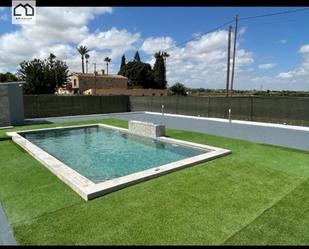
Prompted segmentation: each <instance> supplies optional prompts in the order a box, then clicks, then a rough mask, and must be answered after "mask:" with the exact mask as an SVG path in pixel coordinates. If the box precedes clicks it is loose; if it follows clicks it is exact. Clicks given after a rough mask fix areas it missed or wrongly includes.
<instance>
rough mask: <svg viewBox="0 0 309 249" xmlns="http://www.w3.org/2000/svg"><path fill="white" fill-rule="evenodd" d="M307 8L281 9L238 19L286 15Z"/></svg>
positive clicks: (308, 8)
mask: <svg viewBox="0 0 309 249" xmlns="http://www.w3.org/2000/svg"><path fill="white" fill-rule="evenodd" d="M305 10H309V7H307V8H302V9H296V10H286V11H281V12H274V13H269V14H264V15H257V16H248V17H242V18H239V19H238V20H248V19H254V18H261V17H268V16H275V15H284V14H290V13H294V12H299V11H305Z"/></svg>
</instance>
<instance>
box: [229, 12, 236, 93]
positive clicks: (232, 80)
mask: <svg viewBox="0 0 309 249" xmlns="http://www.w3.org/2000/svg"><path fill="white" fill-rule="evenodd" d="M237 25H238V15H236V16H235V32H234V52H233V65H232V76H231V96H232V95H233V83H234V68H235V56H236V36H237Z"/></svg>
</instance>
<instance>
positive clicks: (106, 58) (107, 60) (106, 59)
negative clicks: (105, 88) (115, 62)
mask: <svg viewBox="0 0 309 249" xmlns="http://www.w3.org/2000/svg"><path fill="white" fill-rule="evenodd" d="M104 61H105V62H106V74H107V75H108V63H110V62H111V61H112V59H111V58H109V57H105V59H104Z"/></svg>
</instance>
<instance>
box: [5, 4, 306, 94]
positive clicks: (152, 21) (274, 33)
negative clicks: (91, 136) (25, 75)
mask: <svg viewBox="0 0 309 249" xmlns="http://www.w3.org/2000/svg"><path fill="white" fill-rule="evenodd" d="M299 8H301V7H37V10H36V15H37V17H36V24H34V25H30V24H28V25H16V24H12V20H11V8H10V7H0V51H1V52H0V72H6V71H10V72H16V71H17V70H18V68H19V64H20V62H22V61H23V60H31V59H33V58H41V59H44V58H46V57H47V56H48V55H49V53H53V54H55V55H56V56H57V58H58V59H60V60H64V61H65V62H66V63H67V64H68V66H69V69H70V72H76V71H81V58H80V55H79V53H78V52H77V49H76V47H78V46H80V45H85V46H87V47H88V48H89V50H90V52H89V55H90V59H89V63H90V64H89V71H91V72H92V71H93V63H94V62H95V63H96V64H97V70H100V69H105V67H106V66H105V63H104V58H105V57H106V56H109V57H110V58H111V59H112V62H111V63H110V65H109V73H110V74H117V73H118V71H119V66H120V59H121V56H122V55H123V54H125V56H126V60H127V61H130V60H132V59H133V58H132V57H133V56H134V53H135V52H136V51H137V50H138V51H139V53H140V57H141V59H142V61H144V62H147V63H150V64H151V65H153V63H154V57H153V54H154V53H155V52H156V51H159V50H164V49H168V48H170V49H168V50H167V52H168V53H169V54H170V57H168V58H167V81H168V85H169V86H171V85H173V84H174V83H176V82H181V83H183V84H185V86H187V87H191V88H200V87H201V88H212V89H224V88H225V84H226V70H227V66H226V64H227V47H228V32H227V25H226V26H224V27H222V28H221V29H218V30H216V31H214V32H210V33H207V34H203V33H206V32H208V31H210V30H213V29H214V28H215V27H218V26H220V25H221V24H224V23H226V22H228V21H230V20H232V19H233V18H234V16H235V15H236V14H238V15H239V18H244V17H250V16H256V15H263V14H269V13H273V12H281V11H286V10H295V9H299ZM234 26H235V25H234V23H232V31H233V32H234ZM308 26H309V11H307V10H306V11H299V12H294V13H290V14H284V15H275V16H268V17H263V18H255V19H247V20H240V21H239V23H238V33H237V42H236V63H235V78H234V89H239V90H244V89H248V90H252V89H256V90H267V89H270V90H303V91H309V29H308ZM233 37H234V34H233V33H232V41H233ZM190 39H191V41H189V42H184V41H187V40H190ZM232 47H233V44H232Z"/></svg>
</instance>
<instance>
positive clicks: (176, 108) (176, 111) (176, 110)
mask: <svg viewBox="0 0 309 249" xmlns="http://www.w3.org/2000/svg"><path fill="white" fill-rule="evenodd" d="M178 98H179V96H178V95H176V107H175V114H178Z"/></svg>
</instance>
